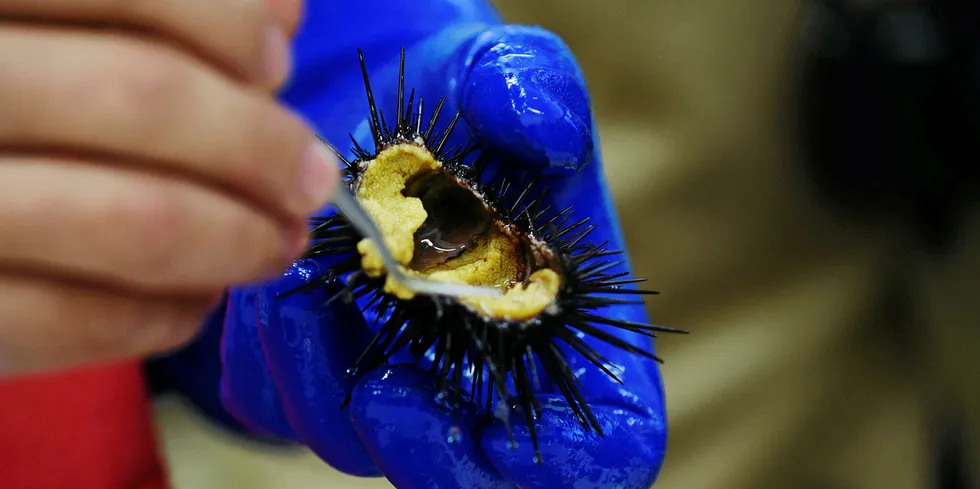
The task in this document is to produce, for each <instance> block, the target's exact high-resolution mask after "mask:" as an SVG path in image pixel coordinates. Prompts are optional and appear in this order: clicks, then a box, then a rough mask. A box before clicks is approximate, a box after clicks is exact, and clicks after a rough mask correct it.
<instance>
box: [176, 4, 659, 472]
mask: <svg viewBox="0 0 980 489" xmlns="http://www.w3.org/2000/svg"><path fill="white" fill-rule="evenodd" d="M309 9H310V10H309V11H308V12H307V19H306V22H305V25H304V26H303V27H302V29H301V32H300V34H299V36H298V38H297V40H296V52H295V63H296V71H295V74H294V78H293V83H292V85H291V86H290V88H289V89H288V90H287V91H286V92H285V93H284V94H283V98H284V99H285V100H286V101H287V102H289V103H291V104H292V105H294V106H295V107H296V108H297V109H298V110H299V111H300V112H301V113H303V114H304V115H305V116H306V117H307V118H308V119H309V120H310V121H312V123H313V124H314V125H315V126H317V127H319V130H320V134H321V135H322V136H323V137H324V138H326V139H327V140H329V141H331V142H333V143H334V144H335V145H336V146H338V147H339V148H344V147H345V146H344V141H346V140H348V138H347V133H348V132H352V133H353V134H354V137H355V139H357V140H358V141H359V142H360V143H361V144H362V145H364V146H369V145H370V134H369V132H368V126H367V123H366V119H367V115H368V112H367V103H366V101H365V94H364V86H363V82H362V80H361V73H360V70H359V67H358V62H357V57H356V49H357V48H359V47H361V48H363V49H364V53H365V59H366V60H367V64H368V67H369V70H370V74H371V79H372V83H373V88H374V93H375V96H376V98H377V103H378V106H379V108H381V109H382V110H384V111H386V112H387V113H389V114H391V113H392V111H393V109H392V108H393V107H394V104H395V98H394V97H395V95H396V93H395V91H396V85H395V81H396V80H397V77H396V74H397V69H398V53H399V50H400V49H401V48H402V47H405V48H406V50H407V55H406V76H405V80H406V81H405V84H406V88H407V89H411V88H412V87H414V88H415V89H416V95H419V94H421V95H422V96H423V97H425V99H426V100H427V105H428V104H431V103H434V102H435V100H436V99H437V98H439V97H441V96H447V101H446V108H445V111H446V112H444V113H448V114H450V115H451V114H453V113H454V112H455V111H456V110H458V109H461V110H462V111H463V114H464V117H463V120H464V121H465V122H466V124H465V125H461V126H465V127H459V126H457V131H456V134H455V137H456V138H457V139H458V140H459V141H465V140H466V138H468V136H469V135H470V134H475V135H476V136H477V137H478V138H480V140H481V141H482V142H483V143H484V145H485V146H489V147H490V148H492V149H493V150H494V151H495V152H496V153H498V154H500V155H502V156H504V160H505V161H507V162H509V163H510V164H513V165H517V166H519V167H523V168H532V169H535V170H537V171H539V172H541V173H542V174H547V175H549V176H550V177H549V179H548V180H547V185H548V186H549V187H550V189H551V192H550V197H549V198H548V202H547V203H549V204H553V205H554V206H555V207H556V208H563V207H565V206H567V205H574V209H575V211H574V212H575V216H576V217H577V218H579V219H581V218H584V217H589V218H590V219H591V223H592V224H594V225H595V226H596V230H595V231H594V232H593V234H592V235H591V236H590V237H589V238H588V239H590V240H592V241H594V242H602V241H606V240H608V241H609V245H610V247H613V248H622V247H623V239H622V236H621V234H620V229H619V225H618V221H617V218H616V214H615V211H614V208H613V204H612V201H611V200H610V196H609V193H608V191H607V189H606V186H605V183H604V177H603V174H602V167H601V164H600V161H601V158H600V155H599V152H598V150H597V149H595V148H596V146H594V145H595V142H596V138H595V132H594V131H595V128H594V126H593V121H592V115H591V113H590V107H589V100H588V94H587V91H586V88H585V82H584V80H583V78H582V73H581V72H580V70H579V68H578V65H577V63H576V62H575V60H574V58H573V56H572V55H571V53H570V52H569V50H568V48H567V46H565V44H564V43H563V42H562V41H561V40H560V39H558V38H557V37H556V36H555V35H553V34H551V33H549V32H547V31H544V30H542V29H539V28H532V27H521V26H513V25H504V24H501V23H500V20H499V19H498V18H497V16H496V14H495V13H494V12H493V11H492V10H490V8H489V6H487V5H486V4H484V3H482V2H460V1H448V0H426V1H421V2H412V3H411V4H404V5H403V4H401V3H396V2H389V1H381V0H374V1H362V2H358V3H356V5H355V2H344V3H342V4H341V3H338V2H314V3H312V4H311V5H310V6H309ZM428 106H430V107H431V105H428ZM447 119H448V117H447ZM628 267H629V265H628V263H626V264H623V265H621V266H620V267H619V268H620V269H621V271H626V270H628ZM323 270H324V268H323V265H322V264H320V263H317V262H316V261H314V260H304V261H301V262H298V263H296V264H294V266H293V267H292V268H291V269H290V270H289V271H287V272H286V273H285V274H284V276H283V277H281V278H280V279H278V280H274V281H271V282H267V283H262V284H256V285H251V286H245V287H238V288H234V289H233V290H231V292H230V294H229V298H228V304H227V309H226V313H225V317H224V322H223V325H224V331H223V336H222V338H221V360H222V365H221V367H222V370H221V378H220V397H221V401H222V403H223V405H224V406H225V407H226V408H227V410H228V411H229V412H230V413H231V414H232V415H233V416H234V417H235V418H236V419H237V420H238V421H240V422H241V423H242V424H244V425H245V426H246V427H247V428H248V429H249V430H250V431H252V432H253V433H258V434H263V435H270V436H276V437H281V438H285V439H288V440H295V441H298V442H300V443H303V444H305V445H307V446H309V447H310V448H311V449H312V450H313V451H314V452H315V453H317V454H318V455H319V456H320V457H321V458H322V459H323V460H324V461H326V462H327V463H328V464H330V465H332V466H333V467H335V468H337V469H339V470H341V471H343V472H346V473H349V474H353V475H359V476H377V475H384V476H385V477H387V478H388V479H389V480H390V481H391V482H392V483H393V484H394V485H395V486H396V487H399V488H416V487H417V488H422V487H424V488H432V487H438V488H467V489H470V488H472V489H479V488H506V487H522V488H532V487H533V488H549V489H555V488H563V487H576V488H586V487H619V488H624V489H630V488H637V489H640V488H644V489H645V488H648V487H649V486H650V485H652V483H653V482H654V480H655V478H656V476H657V473H658V472H659V470H660V466H661V463H662V461H663V456H664V445H665V441H666V440H665V439H666V419H665V414H664V398H663V387H662V384H661V380H660V374H659V370H658V367H657V364H656V363H655V362H654V361H652V360H649V359H645V358H642V357H640V356H637V355H633V354H628V353H625V352H623V351H621V350H619V349H617V348H615V347H611V346H609V345H607V344H605V343H601V342H595V344H593V345H592V346H594V347H595V348H596V350H597V351H599V352H600V353H601V354H602V355H603V356H605V357H606V358H607V359H608V360H609V361H610V362H612V363H613V364H616V365H618V366H620V367H621V368H622V373H621V374H620V378H621V379H622V380H623V382H624V384H623V385H619V384H618V383H616V382H614V381H613V380H612V379H610V378H609V377H608V376H607V375H606V374H605V373H603V372H601V371H600V370H599V369H597V368H595V367H594V366H592V365H591V364H590V363H589V362H588V361H587V360H585V359H584V358H582V357H581V356H579V355H578V354H577V353H575V352H570V354H569V362H570V366H571V369H572V371H576V372H579V371H581V372H582V374H581V377H580V379H581V381H582V382H583V384H584V385H585V390H586V391H587V393H586V396H587V398H588V399H589V401H590V405H591V406H592V408H593V410H594V412H595V414H596V417H597V418H598V421H599V424H600V425H601V427H602V430H603V433H604V434H605V437H600V436H598V435H597V434H596V433H594V432H589V431H585V430H584V429H583V428H582V427H581V426H580V425H579V422H578V421H577V419H576V417H575V415H574V413H573V411H572V409H571V408H570V407H569V406H568V404H567V403H566V401H565V400H564V398H563V397H562V396H561V393H560V392H559V391H558V390H557V389H555V388H550V389H549V388H547V386H545V388H544V389H543V390H540V391H538V399H539V400H540V402H541V404H542V406H543V408H544V416H543V417H541V418H540V419H538V420H537V425H536V426H537V432H538V434H539V437H540V447H541V450H542V455H543V463H542V464H540V465H539V464H536V463H535V461H534V457H533V447H532V443H531V441H530V439H529V434H528V430H527V428H526V427H525V426H524V425H523V423H522V422H520V421H518V419H519V418H518V417H517V416H514V418H513V419H514V420H515V422H514V423H512V424H513V427H514V431H515V433H514V436H515V438H516V441H517V447H516V448H510V447H509V444H508V436H507V433H506V432H505V429H504V426H503V425H502V423H501V422H500V421H498V420H493V421H491V420H489V419H488V418H487V417H486V416H484V415H483V411H482V408H481V407H479V406H476V405H465V407H464V409H463V413H462V415H456V414H454V413H453V411H452V410H451V409H449V408H447V407H445V405H444V404H443V403H441V402H439V400H438V399H437V397H438V396H437V395H438V393H439V386H438V381H437V379H436V378H435V377H433V376H431V375H430V374H429V373H427V372H425V371H424V368H425V367H426V365H425V364H424V362H423V363H422V364H421V365H418V366H417V365H412V364H400V365H393V366H390V367H383V368H380V369H378V370H376V371H373V372H368V373H366V375H364V376H363V377H360V378H354V379H352V378H349V377H348V376H347V373H346V372H347V369H348V368H349V367H351V366H352V365H353V363H354V361H355V360H356V358H357V357H358V355H359V354H360V353H361V351H362V350H363V349H364V348H365V346H366V345H367V344H368V342H369V341H370V339H371V337H372V332H371V331H370V329H371V328H370V327H369V324H372V323H373V318H372V317H370V314H367V316H368V317H367V318H365V315H362V314H361V312H360V311H359V310H358V309H357V307H356V306H353V305H346V304H344V303H343V302H342V301H334V302H332V303H331V304H330V305H328V306H325V305H324V303H325V302H326V300H327V299H328V298H330V297H331V296H332V295H333V294H335V293H336V292H338V288H339V286H338V285H329V286H326V287H320V288H318V289H316V290H313V291H312V292H310V293H297V294H292V295H287V296H285V297H277V296H278V295H279V294H281V293H283V292H286V291H289V290H291V289H294V288H295V287H296V286H298V285H301V284H303V283H305V282H306V281H307V280H309V277H311V276H316V275H318V274H320V273H322V272H323ZM610 271H612V272H615V270H610ZM604 313H605V314H609V315H612V316H614V317H616V318H619V319H623V320H631V321H640V322H645V321H646V315H645V312H644V309H643V307H642V306H635V305H623V306H616V307H611V308H608V309H605V310H604ZM366 319H367V320H366ZM616 334H617V335H618V336H619V337H621V338H623V339H625V340H626V341H628V342H630V343H632V344H634V345H638V346H640V347H641V348H644V349H648V350H649V349H651V348H652V345H651V344H650V341H649V339H648V338H646V337H643V336H640V335H638V334H632V333H625V332H622V331H619V332H616ZM198 348H200V347H198ZM209 348H214V347H213V346H211V347H209ZM212 351H213V350H212ZM195 358H196V361H197V362H199V363H197V364H196V365H195V367H194V370H195V371H198V372H201V371H207V370H212V371H213V369H214V368H215V367H216V360H215V359H214V357H211V358H208V357H207V356H206V355H203V356H202V355H197V356H196V357H195ZM186 360H187V358H185V359H184V361H186ZM167 361H168V362H170V363H171V367H173V364H174V363H180V362H181V360H180V359H178V358H177V357H174V358H171V359H168V360H167ZM420 367H421V368H420ZM184 368H185V369H186V370H190V369H187V367H186V364H185V365H184ZM169 372H170V374H171V377H174V378H172V379H171V380H175V381H177V382H178V383H182V385H183V387H184V390H185V391H187V392H189V393H190V394H191V396H192V397H194V398H197V399H198V402H199V403H201V404H204V405H210V406H212V408H213V405H214V397H213V394H212V393H211V392H209V390H208V389H207V388H206V387H200V386H199V387H197V388H194V386H193V385H191V383H190V382H188V381H187V380H186V378H187V376H182V375H176V376H175V375H174V374H173V373H174V372H176V370H175V369H174V368H170V369H169ZM199 375H200V374H199ZM210 378H212V379H213V378H214V377H213V376H212V377H210ZM351 388H353V396H352V401H351V404H350V405H349V406H348V407H347V408H346V409H345V410H341V409H340V406H341V404H342V402H343V401H344V398H345V397H346V395H347V394H348V392H349V391H350V389H351ZM212 410H213V409H212Z"/></svg>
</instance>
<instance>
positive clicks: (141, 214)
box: [0, 0, 338, 374]
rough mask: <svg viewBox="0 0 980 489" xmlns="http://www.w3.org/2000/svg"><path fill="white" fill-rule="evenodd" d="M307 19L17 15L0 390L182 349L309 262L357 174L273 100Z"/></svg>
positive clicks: (5, 48) (0, 300)
mask: <svg viewBox="0 0 980 489" xmlns="http://www.w3.org/2000/svg"><path fill="white" fill-rule="evenodd" d="M270 3H271V4H272V5H270ZM298 16H299V3H298V0H296V1H291V0H282V1H275V2H268V1H267V0H209V1H200V0H167V1H136V2H134V1H127V0H0V87H3V89H2V90H0V374H10V373H17V372H25V371H32V370H38V369H50V368H55V367H64V366H70V365H76V364H79V363H89V362H103V361H110V360H117V359H121V358H126V357H131V356H140V355H147V354H151V353H155V352H160V351H164V350H167V349H170V348H173V347H175V346H178V345H180V344H181V343H183V342H185V341H187V340H189V339H190V338H191V337H193V335H194V334H195V333H196V331H197V328H198V327H199V324H200V322H201V319H202V317H203V316H204V315H205V314H206V313H207V312H208V309H209V308H210V307H211V305H212V302H213V301H214V300H215V299H216V298H217V297H218V296H219V294H220V293H221V291H222V290H223V289H224V288H225V287H226V286H228V285H230V284H233V283H240V282H245V281H251V280H256V279H260V278H264V277H266V276H271V275H276V274H278V273H280V272H281V271H282V270H283V269H285V267H286V266H288V264H289V263H290V262H291V261H292V260H293V259H294V258H295V257H297V256H298V255H299V254H300V253H301V251H302V250H303V248H304V247H305V244H306V233H305V229H306V228H305V224H304V222H305V218H306V215H307V213H309V212H311V211H313V210H315V209H316V208H318V207H321V206H322V205H323V204H324V203H325V200H326V199H327V198H328V197H329V195H330V193H331V192H332V190H333V189H334V187H335V185H336V183H337V179H338V171H337V165H336V162H335V161H334V160H333V159H332V158H331V157H329V156H327V155H325V154H324V153H323V152H322V151H321V150H320V148H319V146H318V145H316V143H315V139H314V138H313V137H312V133H311V131H310V130H309V129H308V128H307V126H306V125H305V123H304V122H303V121H302V120H300V119H299V118H297V117H296V116H294V115H293V114H292V113H290V112H289V111H288V110H287V109H285V108H283V107H281V106H280V105H279V104H277V103H276V101H275V99H274V97H272V96H271V94H270V92H271V91H272V90H274V89H275V88H277V87H278V86H279V85H281V84H282V83H283V81H284V80H285V79H286V77H287V75H288V69H289V56H288V51H287V49H288V41H287V36H288V32H289V31H290V30H291V29H292V28H293V27H294V26H295V24H296V22H297V18H298Z"/></svg>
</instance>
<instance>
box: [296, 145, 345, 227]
mask: <svg viewBox="0 0 980 489" xmlns="http://www.w3.org/2000/svg"><path fill="white" fill-rule="evenodd" d="M339 181H340V168H339V166H338V162H337V158H336V157H335V156H334V155H333V154H331V153H329V152H328V151H327V150H326V148H324V146H323V143H321V142H320V141H318V140H313V142H311V143H310V144H309V145H308V146H307V147H306V150H305V151H304V152H303V161H302V162H301V163H300V188H301V189H302V192H303V196H304V198H305V200H306V201H305V202H304V203H303V207H304V209H303V210H302V211H303V212H311V211H314V210H317V209H319V208H320V207H323V206H324V205H325V204H326V203H327V201H328V200H329V199H330V196H331V195H333V192H334V189H335V188H336V187H337V183H338V182H339Z"/></svg>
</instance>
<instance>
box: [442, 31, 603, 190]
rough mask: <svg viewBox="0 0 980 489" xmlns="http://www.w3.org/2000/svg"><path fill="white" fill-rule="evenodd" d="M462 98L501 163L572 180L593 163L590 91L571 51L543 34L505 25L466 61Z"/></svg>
mask: <svg viewBox="0 0 980 489" xmlns="http://www.w3.org/2000/svg"><path fill="white" fill-rule="evenodd" d="M466 66H467V69H468V71H467V72H466V75H465V76H466V78H465V81H464V82H462V83H460V84H459V87H460V88H461V92H460V93H459V95H458V97H459V100H460V102H459V103H460V107H461V109H462V111H463V116H464V118H465V119H466V122H467V123H468V124H469V126H470V127H471V128H472V129H473V132H474V133H475V135H476V137H477V138H478V139H479V140H480V141H481V143H483V144H484V145H485V146H486V147H488V148H490V149H493V150H494V151H495V152H497V153H500V154H501V155H502V156H505V158H504V160H505V161H509V162H514V163H518V164H520V165H521V166H522V167H529V168H532V169H535V170H538V171H548V172H560V173H568V172H574V171H577V170H579V169H580V168H582V167H583V166H584V165H585V164H586V163H588V162H589V161H590V160H591V159H592V156H593V150H594V141H593V133H592V131H593V121H592V112H591V106H590V104H591V102H590V100H589V93H588V89H587V88H586V85H585V79H584V76H583V74H582V71H581V69H580V68H579V66H578V63H577V61H576V60H575V57H574V56H573V55H572V53H571V51H570V50H569V48H568V46H567V45H565V43H564V42H563V41H562V40H561V38H559V37H558V36H556V35H555V34H553V33H551V32H549V31H546V30H544V29H541V28H539V27H529V26H517V25H503V26H498V27H494V28H491V29H489V30H487V31H486V32H484V33H483V34H481V35H480V36H478V37H477V38H476V40H475V41H474V42H473V44H472V45H471V46H470V48H469V50H468V52H467V55H466Z"/></svg>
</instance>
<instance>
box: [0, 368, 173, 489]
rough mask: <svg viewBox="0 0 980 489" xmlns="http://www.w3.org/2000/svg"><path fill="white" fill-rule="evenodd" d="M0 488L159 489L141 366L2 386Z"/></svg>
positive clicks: (9, 382)
mask: <svg viewBox="0 0 980 489" xmlns="http://www.w3.org/2000/svg"><path fill="white" fill-rule="evenodd" d="M0 487H2V488H4V489H165V488H166V478H165V476H164V472H163V466H162V464H161V463H160V458H159V453H158V451H157V444H156V436H155V431H154V427H153V418H152V412H151V406H150V401H149V397H148V395H147V392H146V387H145V384H144V379H143V373H142V369H141V368H140V364H139V363H135V362H134V363H127V364H122V365H114V366H108V367H99V368H94V369H87V370H78V371H72V372H67V373H59V374H54V375H44V376H38V377H31V378H25V379H16V380H3V381H0Z"/></svg>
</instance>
